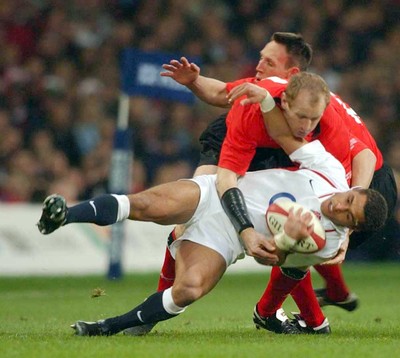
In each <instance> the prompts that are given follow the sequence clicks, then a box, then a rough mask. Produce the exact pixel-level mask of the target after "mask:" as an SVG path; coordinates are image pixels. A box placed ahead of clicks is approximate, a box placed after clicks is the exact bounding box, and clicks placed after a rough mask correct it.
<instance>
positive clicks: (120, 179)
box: [107, 93, 133, 280]
mask: <svg viewBox="0 0 400 358" xmlns="http://www.w3.org/2000/svg"><path fill="white" fill-rule="evenodd" d="M131 143H132V136H131V131H130V130H129V96H128V95H127V94H125V93H121V94H120V96H119V108H118V119H117V127H116V130H115V137H114V148H113V153H112V157H111V168H110V176H109V192H111V193H113V194H127V193H129V189H130V183H131V167H132V160H133V152H132V145H131ZM124 239H125V223H124V222H123V221H121V222H118V223H115V224H114V225H112V226H111V240H110V245H109V267H108V274H107V277H108V278H109V279H112V280H115V279H120V278H122V276H123V268H122V253H123V243H124V241H125V240H124Z"/></svg>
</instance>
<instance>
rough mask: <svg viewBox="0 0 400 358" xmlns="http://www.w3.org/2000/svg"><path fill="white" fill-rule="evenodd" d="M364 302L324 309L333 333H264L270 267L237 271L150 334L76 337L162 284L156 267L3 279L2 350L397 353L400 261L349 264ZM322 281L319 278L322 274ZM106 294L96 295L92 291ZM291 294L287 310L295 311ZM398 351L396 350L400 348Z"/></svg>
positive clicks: (61, 353) (45, 353)
mask: <svg viewBox="0 0 400 358" xmlns="http://www.w3.org/2000/svg"><path fill="white" fill-rule="evenodd" d="M345 275H346V278H347V280H348V283H349V285H350V286H351V288H352V290H353V291H354V292H356V293H357V294H358V295H359V297H360V301H361V306H360V308H359V309H358V310H356V311H355V312H353V313H347V312H345V311H342V310H341V309H339V308H336V307H328V308H326V309H325V312H326V315H327V316H328V318H329V320H330V323H331V328H332V331H333V332H332V334H331V335H330V336H304V335H301V336H280V335H275V334H273V333H270V332H267V331H264V330H262V331H257V330H256V329H255V328H254V326H253V324H252V320H251V316H252V309H253V306H254V304H255V302H256V301H257V299H258V297H259V296H260V295H261V293H262V291H263V289H264V287H265V283H266V280H267V278H268V276H269V275H268V273H266V274H260V273H258V274H246V275H245V274H228V275H226V276H225V277H224V278H223V279H222V281H221V282H220V284H219V285H218V286H217V288H216V289H215V290H214V291H213V292H211V293H210V294H209V295H208V296H207V297H205V298H203V299H202V300H200V301H199V302H197V303H195V304H194V305H192V307H190V308H188V310H187V311H186V312H185V313H184V314H182V315H181V316H179V317H177V318H175V319H172V320H170V321H167V322H162V323H160V324H159V325H158V326H157V327H156V329H155V331H154V332H153V333H151V334H150V335H148V336H146V337H129V336H124V335H121V334H119V335H116V336H113V337H93V338H86V337H77V336H74V335H73V331H72V330H71V329H70V328H69V325H70V324H71V323H73V322H74V321H75V320H78V319H83V320H97V319H100V318H105V317H108V316H113V315H117V314H120V313H124V312H126V311H128V310H130V309H131V308H133V307H134V306H136V305H137V304H138V303H140V302H141V301H142V300H143V299H144V298H145V297H146V296H147V295H149V294H151V293H152V292H153V291H154V287H155V285H156V280H157V274H146V275H145V274H143V275H129V276H126V277H125V278H124V279H123V280H121V281H117V282H111V281H108V280H106V279H104V278H103V277H93V276H92V277H68V278H65V277H64V278H62V277H56V278H37V277H31V278H4V277H3V278H0V294H1V300H0V357H7V358H8V357H40V358H46V357H110V358H111V357H146V358H147V357H285V356H288V355H289V354H291V355H292V356H294V357H340V358H343V357H394V356H396V355H398V354H399V353H398V352H399V349H400V305H399V293H400V266H399V265H398V264H369V265H355V264H347V265H346V266H345ZM313 276H314V277H315V280H314V282H316V283H320V282H321V281H320V280H319V279H318V277H317V275H316V274H314V275H313ZM98 287H99V288H102V289H104V290H105V293H106V295H105V296H101V297H98V298H91V294H92V290H93V289H95V288H98ZM294 307H295V306H294V304H293V302H292V301H291V300H288V301H287V303H285V309H286V311H287V312H290V311H291V310H294ZM396 352H397V353H396Z"/></svg>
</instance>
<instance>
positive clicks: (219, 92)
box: [160, 57, 230, 108]
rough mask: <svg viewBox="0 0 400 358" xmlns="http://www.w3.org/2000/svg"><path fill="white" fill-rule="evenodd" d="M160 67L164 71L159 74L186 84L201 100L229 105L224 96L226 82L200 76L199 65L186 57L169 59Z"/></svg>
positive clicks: (225, 106)
mask: <svg viewBox="0 0 400 358" xmlns="http://www.w3.org/2000/svg"><path fill="white" fill-rule="evenodd" d="M162 67H163V68H164V70H166V71H165V72H161V73H160V75H161V76H163V77H170V78H172V79H173V80H175V81H176V82H178V83H180V84H181V85H184V86H186V87H187V88H189V89H190V90H191V91H192V92H193V93H194V94H195V95H196V96H197V97H198V98H200V99H201V100H202V101H204V102H206V103H208V104H210V105H213V106H217V107H223V108H229V107H230V103H229V102H228V100H227V98H226V83H225V82H222V81H219V80H216V79H214V78H210V77H204V76H201V75H200V67H199V66H197V65H196V64H195V63H193V62H192V63H189V61H188V60H187V58H186V57H181V59H180V61H178V60H171V61H170V63H169V64H164V65H163V66H162Z"/></svg>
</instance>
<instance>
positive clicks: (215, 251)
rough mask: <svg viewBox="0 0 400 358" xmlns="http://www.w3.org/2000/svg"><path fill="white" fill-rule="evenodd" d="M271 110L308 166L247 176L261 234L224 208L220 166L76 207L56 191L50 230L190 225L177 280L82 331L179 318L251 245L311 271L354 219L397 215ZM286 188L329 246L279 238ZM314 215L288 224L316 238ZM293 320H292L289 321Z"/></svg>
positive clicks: (79, 330) (374, 223) (377, 223)
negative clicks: (283, 246)
mask: <svg viewBox="0 0 400 358" xmlns="http://www.w3.org/2000/svg"><path fill="white" fill-rule="evenodd" d="M263 91H265V90H264V89H263ZM265 93H266V92H263V94H262V95H260V93H257V94H256V95H255V96H254V98H250V97H249V101H248V102H247V103H246V104H248V107H249V108H251V107H252V106H259V103H260V102H263V101H264V99H265V98H267V96H266V95H265ZM247 94H248V93H247ZM239 95H242V93H239V94H238V96H239ZM248 95H249V94H248ZM233 96H234V95H233ZM264 97H265V98H264ZM232 99H233V100H234V99H235V98H234V97H233V98H232ZM249 103H250V104H249ZM264 104H265V101H264ZM261 108H262V107H261ZM269 109H270V111H268V112H266V113H264V115H263V116H264V118H265V119H266V121H270V123H271V125H272V126H273V123H280V126H278V127H277V128H272V129H271V130H272V131H275V132H276V131H278V132H279V131H281V133H277V134H276V133H275V134H276V135H277V136H279V141H280V145H281V147H282V148H283V149H284V150H285V151H286V152H287V153H288V154H289V155H290V158H291V160H292V161H294V162H298V163H299V164H300V168H299V169H298V170H297V171H291V170H285V169H268V170H263V171H258V172H252V173H247V174H246V175H245V176H244V177H242V178H240V179H239V182H238V187H239V189H240V190H241V191H242V193H243V197H244V201H243V202H240V203H236V205H235V206H236V207H237V205H239V206H241V205H242V206H247V209H248V212H249V215H250V217H251V220H252V223H253V224H254V229H255V230H256V231H258V232H259V233H261V234H263V235H259V236H257V241H254V240H253V241H252V242H246V241H244V242H241V241H240V240H239V234H240V230H241V228H240V227H241V223H240V222H235V221H234V223H232V221H231V219H232V218H231V219H230V218H229V210H228V215H227V213H226V212H225V211H224V209H223V208H222V206H221V201H220V199H219V197H218V194H217V190H216V186H215V179H216V176H215V175H205V176H198V177H195V178H193V179H188V180H180V181H176V182H172V183H167V184H163V185H159V186H156V187H154V188H151V189H148V190H146V191H143V192H141V193H137V194H133V195H112V194H107V195H102V196H99V197H95V198H93V199H91V200H88V201H85V202H82V203H80V204H77V205H75V206H72V207H67V205H66V202H65V200H64V199H63V198H62V197H60V196H58V195H52V196H50V197H48V198H46V200H45V202H44V207H43V212H42V216H41V218H40V220H39V223H38V227H39V230H40V231H41V232H42V233H43V234H49V233H51V232H52V231H54V230H56V229H58V228H59V227H60V226H62V225H67V224H70V223H77V222H91V223H95V224H98V225H110V224H113V223H115V222H117V221H121V220H125V219H130V220H137V221H153V222H155V223H158V224H165V225H170V224H177V223H178V224H184V225H185V227H186V230H185V232H184V234H183V236H182V237H181V238H180V239H178V240H176V241H174V242H173V243H172V245H171V252H172V254H173V255H174V256H175V259H176V279H175V282H174V285H173V286H172V287H171V288H169V289H167V290H165V291H162V292H156V293H154V294H153V295H151V296H150V297H148V298H147V299H146V300H145V301H144V302H143V303H141V304H140V305H138V306H136V307H135V308H134V309H132V310H131V311H129V312H127V313H125V314H123V315H120V316H116V317H111V318H107V319H105V320H100V321H97V322H85V321H77V322H76V323H75V324H74V325H73V326H72V327H73V328H74V330H75V332H76V334H77V335H83V336H95V335H113V334H116V333H118V332H120V331H123V330H125V329H127V328H131V327H136V326H141V325H145V324H152V323H156V322H159V321H163V320H167V319H170V318H173V317H175V316H176V315H178V314H180V313H182V312H183V311H184V310H185V308H186V307H187V306H188V305H190V304H192V303H193V302H195V301H196V300H198V299H200V298H201V297H203V296H204V295H206V294H207V293H208V292H210V291H211V290H212V289H213V288H214V287H215V285H216V284H217V283H218V281H219V280H220V278H221V277H222V275H223V274H224V272H225V271H226V269H227V267H228V266H229V265H231V264H233V263H235V262H236V261H237V260H238V259H241V258H243V257H244V256H245V254H246V253H248V254H250V255H251V256H254V257H255V258H256V259H257V261H259V262H262V261H263V259H266V258H267V261H268V262H271V257H274V264H276V265H280V266H282V267H284V268H285V267H286V268H295V269H296V270H299V271H301V272H306V270H307V267H309V266H310V265H314V264H317V263H320V262H323V261H325V260H328V259H330V258H332V257H333V256H335V255H336V253H337V251H338V249H339V248H340V245H341V244H342V242H343V241H344V240H345V239H346V234H347V231H348V228H350V229H352V230H366V229H368V230H377V229H379V228H380V227H381V226H382V225H383V224H384V222H385V220H386V216H387V206H386V202H385V199H384V198H383V197H382V196H381V195H380V194H379V193H378V192H376V191H374V190H371V189H359V188H354V189H349V187H348V185H347V181H346V178H345V172H344V168H343V167H342V165H341V164H340V163H339V162H338V161H337V160H336V159H335V158H334V157H333V156H332V155H331V154H329V153H328V152H326V151H325V149H324V147H323V146H322V145H321V144H320V142H319V141H314V142H311V143H307V142H306V141H305V140H300V139H295V138H294V137H293V136H292V135H291V134H290V131H289V129H288V128H287V125H286V124H285V123H286V122H285V121H284V120H282V118H281V117H280V118H278V117H279V116H282V114H281V112H280V110H279V109H277V108H276V107H275V108H272V110H271V108H269ZM279 196H286V197H291V198H292V200H294V201H296V202H298V203H300V204H302V205H304V206H305V207H306V208H307V209H310V210H313V211H314V212H317V213H319V215H320V217H321V223H322V225H323V227H324V229H325V231H326V245H325V247H324V248H323V249H322V250H320V251H318V252H316V253H313V254H307V255H301V254H297V253H289V254H288V253H287V252H282V251H281V250H279V249H278V248H277V247H276V245H275V242H274V239H273V237H272V236H271V234H270V232H269V231H268V229H267V225H266V223H265V213H266V210H267V208H268V206H269V205H270V204H271V203H272V202H273V201H274V198H277V197H279ZM228 206H229V203H228ZM310 219H311V218H310V216H309V215H307V214H305V215H302V214H301V213H299V212H296V213H294V212H291V213H290V215H289V218H288V220H287V222H286V224H285V227H284V229H285V232H286V235H287V236H289V237H292V238H295V239H297V240H300V239H302V238H304V237H307V236H308V235H309V230H310V228H309V223H310ZM160 243H161V244H162V242H160ZM249 248H251V250H249ZM300 279H301V278H300ZM288 293H289V292H288ZM281 294H282V295H283V296H285V297H286V295H287V293H285V292H281ZM272 319H275V318H274V317H272ZM285 324H289V325H290V323H289V322H285ZM293 330H296V328H295V327H293ZM295 333H296V332H295Z"/></svg>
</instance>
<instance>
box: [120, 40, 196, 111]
mask: <svg viewBox="0 0 400 358" xmlns="http://www.w3.org/2000/svg"><path fill="white" fill-rule="evenodd" d="M180 57H181V56H180V55H176V54H167V53H162V52H143V51H140V50H137V49H134V48H127V49H124V50H123V51H122V55H121V75H122V76H121V77H122V78H121V84H122V91H123V92H124V93H125V94H127V95H129V96H144V97H150V98H161V99H167V100H171V101H177V102H183V103H187V104H192V103H193V102H194V100H195V96H194V95H193V93H192V92H191V91H190V90H189V89H187V88H186V87H185V86H182V85H181V84H179V83H177V82H176V81H174V80H173V79H172V78H169V77H162V76H160V72H161V71H163V68H162V65H163V64H164V63H169V62H170V61H171V60H172V59H174V58H175V59H179V58H180ZM196 62H197V61H196ZM197 63H198V62H197Z"/></svg>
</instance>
